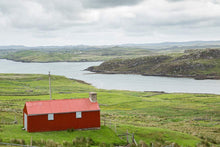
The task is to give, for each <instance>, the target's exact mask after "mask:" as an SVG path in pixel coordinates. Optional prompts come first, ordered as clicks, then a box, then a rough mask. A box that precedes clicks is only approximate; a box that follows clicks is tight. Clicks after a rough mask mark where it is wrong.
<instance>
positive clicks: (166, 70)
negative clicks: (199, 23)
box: [87, 49, 220, 79]
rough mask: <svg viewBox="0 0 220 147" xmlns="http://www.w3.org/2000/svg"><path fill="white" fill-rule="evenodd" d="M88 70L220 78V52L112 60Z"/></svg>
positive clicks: (211, 51)
mask: <svg viewBox="0 0 220 147" xmlns="http://www.w3.org/2000/svg"><path fill="white" fill-rule="evenodd" d="M87 70H89V71H93V72H99V73H121V74H142V75H154V76H172V77H193V78H196V79H220V50H219V49H203V50H186V51H185V53H184V54H178V55H174V54H170V55H159V56H148V57H140V58H133V59H113V60H110V61H106V62H104V63H102V64H101V65H100V66H96V67H89V68H88V69H87Z"/></svg>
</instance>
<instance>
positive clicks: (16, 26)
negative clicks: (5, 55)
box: [0, 0, 220, 45]
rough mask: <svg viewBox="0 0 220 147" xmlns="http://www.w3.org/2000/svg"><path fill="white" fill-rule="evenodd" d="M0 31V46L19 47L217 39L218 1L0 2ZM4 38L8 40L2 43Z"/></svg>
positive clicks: (84, 0)
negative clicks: (47, 44)
mask: <svg viewBox="0 0 220 147" xmlns="http://www.w3.org/2000/svg"><path fill="white" fill-rule="evenodd" d="M0 27H1V28H2V29H1V30H0V44H1V43H5V42H12V43H11V44H13V41H15V40H16V41H18V42H19V41H20V42H21V44H22V42H24V41H23V40H27V41H26V42H30V44H36V43H40V42H42V43H44V42H46V43H47V42H51V44H53V43H60V44H65V43H68V44H71V42H74V43H82V44H87V43H91V44H92V43H93V44H96V43H98V44H99V43H104V44H105V43H107V44H114V43H122V42H123V43H129V42H133V41H134V42H137V43H138V42H142V43H143V42H144V41H146V40H148V41H151V42H155V41H156V42H158V41H178V40H180V41H181V40H187V39H188V40H202V39H212V38H213V39H216V38H219V37H220V35H218V34H220V3H219V1H218V0H157V1H155V0H117V1H116V0H62V1H61V0H46V1H45V0H13V1H9V0H1V1H0ZM207 34H208V35H207ZM4 36H8V37H6V38H7V40H6V38H5V39H4ZM10 36H11V40H9V39H8V38H10ZM19 36H21V37H20V38H19ZM13 38H14V39H13ZM173 39H176V40H173ZM28 40H29V41H28ZM46 40H47V41H46ZM53 40H54V41H53ZM1 41H2V42H1ZM26 42H25V43H26ZM83 42H84V43H83ZM40 45H41V44H40Z"/></svg>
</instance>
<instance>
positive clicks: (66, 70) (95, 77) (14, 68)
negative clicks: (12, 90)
mask: <svg viewBox="0 0 220 147" xmlns="http://www.w3.org/2000/svg"><path fill="white" fill-rule="evenodd" d="M101 63H102V62H53V63H23V62H14V61H10V60H5V59H0V73H31V74H48V71H50V72H51V74H52V75H62V76H65V77H67V78H72V79H78V80H83V81H85V82H87V83H90V84H92V85H93V86H95V87H97V88H101V89H118V90H131V91H164V92H169V93H173V92H183V93H211V94H220V80H195V79H192V78H172V77H160V76H142V75H132V74H95V73H92V72H89V71H85V70H84V69H86V68H88V67H89V66H97V65H99V64H101Z"/></svg>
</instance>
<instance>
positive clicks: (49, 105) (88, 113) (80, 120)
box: [23, 92, 100, 132]
mask: <svg viewBox="0 0 220 147" xmlns="http://www.w3.org/2000/svg"><path fill="white" fill-rule="evenodd" d="M23 125H24V128H25V130H27V131H28V132H41V131H58V130H67V129H88V128H100V108H99V105H98V102H97V98H96V93H94V92H91V93H90V94H89V98H83V99H63V100H45V101H32V102H26V103H25V106H24V109H23Z"/></svg>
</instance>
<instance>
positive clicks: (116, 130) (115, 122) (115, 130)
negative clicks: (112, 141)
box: [115, 122, 117, 134]
mask: <svg viewBox="0 0 220 147" xmlns="http://www.w3.org/2000/svg"><path fill="white" fill-rule="evenodd" d="M115 133H116V134H117V128H116V122H115Z"/></svg>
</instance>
